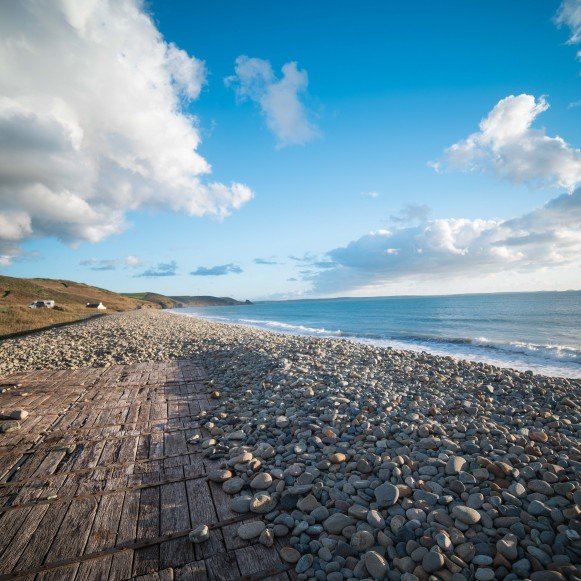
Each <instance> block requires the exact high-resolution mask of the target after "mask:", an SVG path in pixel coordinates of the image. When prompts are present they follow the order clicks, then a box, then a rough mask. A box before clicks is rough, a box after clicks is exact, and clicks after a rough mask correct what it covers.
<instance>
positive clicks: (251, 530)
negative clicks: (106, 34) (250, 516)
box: [237, 520, 266, 541]
mask: <svg viewBox="0 0 581 581" xmlns="http://www.w3.org/2000/svg"><path fill="white" fill-rule="evenodd" d="M265 528H266V525H265V524H264V523H263V522H262V521H261V520H255V521H252V522H248V523H244V524H243V525H240V526H239V527H238V531H237V532H238V536H239V537H240V538H241V539H244V540H245V541H249V540H250V539H255V538H256V537H259V536H260V535H261V534H262V531H263V530H264V529H265Z"/></svg>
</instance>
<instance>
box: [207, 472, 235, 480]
mask: <svg viewBox="0 0 581 581" xmlns="http://www.w3.org/2000/svg"><path fill="white" fill-rule="evenodd" d="M232 476H233V474H232V472H230V470H222V469H216V470H211V471H210V472H209V473H208V480H211V481H212V482H226V480H229V479H230V478H232Z"/></svg>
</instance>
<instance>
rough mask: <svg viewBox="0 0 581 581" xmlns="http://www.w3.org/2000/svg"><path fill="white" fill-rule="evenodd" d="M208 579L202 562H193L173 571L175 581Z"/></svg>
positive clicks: (201, 580)
mask: <svg viewBox="0 0 581 581" xmlns="http://www.w3.org/2000/svg"><path fill="white" fill-rule="evenodd" d="M207 578H208V573H207V571H206V564H205V563H204V561H193V562H191V563H187V564H186V565H184V566H183V567H178V568H176V569H174V579H175V581H205V580H206V579H207Z"/></svg>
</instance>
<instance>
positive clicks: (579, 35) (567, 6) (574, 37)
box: [555, 0, 581, 59]
mask: <svg viewBox="0 0 581 581" xmlns="http://www.w3.org/2000/svg"><path fill="white" fill-rule="evenodd" d="M555 22H556V23H557V25H558V26H563V25H565V26H568V27H569V29H570V30H571V36H570V37H569V40H568V44H579V43H580V42H581V0H564V2H562V3H561V6H559V10H558V11H557V15H556V16H555ZM577 58H579V59H581V51H578V52H577Z"/></svg>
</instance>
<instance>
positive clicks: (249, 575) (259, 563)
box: [235, 545, 290, 581]
mask: <svg viewBox="0 0 581 581" xmlns="http://www.w3.org/2000/svg"><path fill="white" fill-rule="evenodd" d="M235 555H236V561H237V563H238V567H239V569H240V573H241V574H242V578H243V579H244V580H245V581H254V580H259V579H269V580H272V581H283V580H285V581H286V580H288V576H287V575H286V573H285V572H286V571H287V570H288V569H290V567H289V566H288V565H286V564H283V562H282V561H281V559H280V557H279V556H278V553H277V552H276V551H272V550H269V549H267V548H266V547H264V546H263V545H251V546H250V547H244V548H242V549H238V550H236V551H235Z"/></svg>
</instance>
